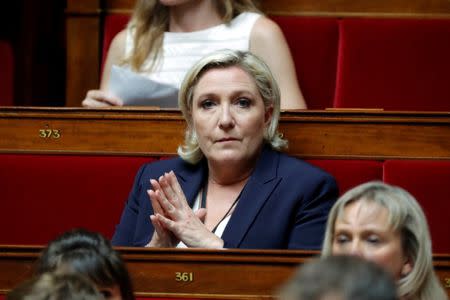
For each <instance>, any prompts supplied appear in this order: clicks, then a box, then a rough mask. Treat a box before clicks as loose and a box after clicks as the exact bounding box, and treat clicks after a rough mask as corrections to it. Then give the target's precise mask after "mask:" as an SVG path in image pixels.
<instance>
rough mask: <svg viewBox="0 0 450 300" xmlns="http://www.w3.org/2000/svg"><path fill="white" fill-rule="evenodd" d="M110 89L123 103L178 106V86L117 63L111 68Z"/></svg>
mask: <svg viewBox="0 0 450 300" xmlns="http://www.w3.org/2000/svg"><path fill="white" fill-rule="evenodd" d="M108 89H109V91H110V92H111V93H112V94H114V95H115V96H117V97H119V98H120V99H122V101H123V105H139V106H158V107H164V108H178V89H177V88H175V87H174V86H172V85H168V84H164V83H159V82H156V81H154V80H151V79H149V78H147V77H145V76H142V75H140V74H137V73H135V72H133V71H131V70H129V69H126V68H122V67H119V66H116V65H113V66H112V68H111V75H110V77H109V83H108Z"/></svg>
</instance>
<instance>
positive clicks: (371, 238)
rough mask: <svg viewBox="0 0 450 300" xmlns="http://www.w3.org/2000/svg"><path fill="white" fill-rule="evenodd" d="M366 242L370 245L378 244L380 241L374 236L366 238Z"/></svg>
mask: <svg viewBox="0 0 450 300" xmlns="http://www.w3.org/2000/svg"><path fill="white" fill-rule="evenodd" d="M367 241H368V242H369V243H371V244H378V243H379V242H380V239H379V238H378V236H376V235H371V236H369V237H368V238H367Z"/></svg>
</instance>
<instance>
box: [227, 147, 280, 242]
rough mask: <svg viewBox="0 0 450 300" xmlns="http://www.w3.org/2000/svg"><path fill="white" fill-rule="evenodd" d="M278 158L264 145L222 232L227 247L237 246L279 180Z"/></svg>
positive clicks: (276, 153) (276, 154) (277, 155)
mask: <svg viewBox="0 0 450 300" xmlns="http://www.w3.org/2000/svg"><path fill="white" fill-rule="evenodd" d="M278 160H279V153H278V152H276V151H274V150H272V149H270V148H269V147H268V146H265V147H264V149H263V151H262V153H261V157H260V158H259V160H258V162H257V164H256V167H255V170H254V171H253V173H252V176H251V177H250V179H249V180H248V182H247V184H246V185H245V187H244V190H243V191H242V194H241V198H240V199H239V202H238V204H237V206H236V209H235V211H234V212H233V214H232V216H231V218H230V221H229V223H228V225H227V227H226V228H225V231H224V232H223V234H222V239H223V240H224V241H226V244H227V246H228V247H230V248H238V247H239V245H240V243H241V242H242V239H243V238H244V236H245V234H246V233H247V231H248V229H249V227H250V225H251V224H252V223H253V220H254V219H255V218H256V217H257V216H258V213H259V211H260V210H261V208H262V206H263V205H264V203H265V202H266V200H267V199H268V198H269V196H270V195H271V193H272V191H273V190H274V189H275V188H276V186H277V185H278V183H279V182H280V178H277V168H278Z"/></svg>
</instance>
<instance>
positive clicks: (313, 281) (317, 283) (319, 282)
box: [280, 256, 397, 300]
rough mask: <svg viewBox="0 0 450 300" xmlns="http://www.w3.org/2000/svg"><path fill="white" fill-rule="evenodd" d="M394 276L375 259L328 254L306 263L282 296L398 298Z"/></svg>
mask: <svg viewBox="0 0 450 300" xmlns="http://www.w3.org/2000/svg"><path fill="white" fill-rule="evenodd" d="M396 294H397V291H396V285H395V281H394V279H393V278H392V277H391V275H390V274H389V273H387V271H385V270H383V268H382V267H380V266H378V265H376V264H375V263H372V262H369V261H366V260H363V259H362V258H360V257H357V256H328V257H325V258H322V259H315V260H312V261H311V262H308V263H306V264H305V265H303V266H302V267H301V268H300V269H299V270H298V271H297V272H296V273H295V275H294V276H293V277H292V278H291V279H290V280H289V282H288V283H286V284H285V285H284V286H283V287H282V288H281V290H280V298H281V299H283V300H284V299H286V300H287V299H302V300H320V299H322V297H325V296H331V295H333V296H338V297H339V299H344V300H395V299H397V296H396Z"/></svg>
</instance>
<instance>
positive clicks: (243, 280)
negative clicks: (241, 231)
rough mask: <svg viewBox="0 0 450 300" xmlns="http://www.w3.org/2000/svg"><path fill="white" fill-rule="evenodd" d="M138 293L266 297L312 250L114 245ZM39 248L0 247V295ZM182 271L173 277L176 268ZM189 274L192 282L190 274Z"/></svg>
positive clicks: (446, 265) (448, 272) (441, 271)
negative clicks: (178, 277)
mask: <svg viewBox="0 0 450 300" xmlns="http://www.w3.org/2000/svg"><path fill="white" fill-rule="evenodd" d="M118 249H119V250H120V251H121V253H122V256H123V258H124V260H125V262H126V264H127V266H128V269H129V271H130V275H131V277H132V280H133V284H134V289H135V293H136V295H137V296H146V297H178V298H184V297H191V298H192V297H195V298H209V299H271V298H272V297H271V295H272V293H273V291H274V290H275V289H276V288H277V287H278V286H279V285H280V284H281V283H283V282H284V281H285V280H286V279H287V278H288V277H289V276H290V275H291V274H292V273H293V271H294V270H295V269H296V268H297V266H298V265H299V264H302V263H304V262H305V261H307V260H308V259H310V258H311V257H313V256H315V255H317V254H318V253H317V252H311V251H283V250H225V251H215V250H202V249H146V248H118ZM41 250H42V247H33V246H31V247H30V246H27V247H24V246H0V270H2V272H0V294H3V293H6V292H7V291H8V290H10V289H11V288H13V287H14V286H16V285H17V284H18V283H20V282H22V281H23V280H25V279H26V278H29V277H30V276H31V274H32V273H33V264H34V261H35V260H36V258H37V257H38V255H39V252H40V251H41ZM433 263H434V267H435V270H436V272H437V274H438V276H439V278H440V279H441V281H442V282H443V283H444V284H446V285H447V286H446V288H447V292H449V293H450V290H449V288H450V286H449V280H450V255H449V254H441V255H434V257H433ZM177 272H181V273H187V274H186V275H187V276H186V277H187V279H188V280H187V281H177V280H176V273H177ZM190 274H192V281H190V279H189V278H190V277H191V275H190Z"/></svg>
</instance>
